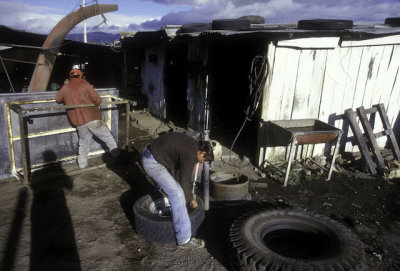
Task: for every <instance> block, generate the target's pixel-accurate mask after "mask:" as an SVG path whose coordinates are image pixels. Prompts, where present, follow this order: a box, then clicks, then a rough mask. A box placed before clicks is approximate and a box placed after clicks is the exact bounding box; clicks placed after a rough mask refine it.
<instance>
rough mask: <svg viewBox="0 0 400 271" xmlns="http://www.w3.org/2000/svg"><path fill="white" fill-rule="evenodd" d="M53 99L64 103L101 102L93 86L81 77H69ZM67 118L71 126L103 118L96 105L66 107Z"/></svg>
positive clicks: (97, 103)
mask: <svg viewBox="0 0 400 271" xmlns="http://www.w3.org/2000/svg"><path fill="white" fill-rule="evenodd" d="M55 100H56V102H57V103H64V104H65V105H77V104H95V105H99V104H100V103H101V98H100V96H99V94H98V93H97V92H96V91H95V90H94V88H93V86H92V85H91V84H89V83H88V81H86V80H85V79H83V78H71V79H70V81H69V83H68V84H65V85H63V87H62V88H61V89H60V90H59V91H58V92H57V94H56V97H55ZM67 115H68V119H69V120H70V122H71V124H72V125H73V126H80V125H82V124H85V123H86V122H89V121H92V120H101V119H102V118H103V116H102V114H101V110H100V109H99V108H98V107H97V106H90V107H81V108H74V109H67Z"/></svg>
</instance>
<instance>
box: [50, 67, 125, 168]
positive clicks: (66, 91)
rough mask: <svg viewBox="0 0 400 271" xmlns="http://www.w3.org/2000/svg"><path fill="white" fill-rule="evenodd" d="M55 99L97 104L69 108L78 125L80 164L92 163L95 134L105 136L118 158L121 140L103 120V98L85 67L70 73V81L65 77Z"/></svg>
mask: <svg viewBox="0 0 400 271" xmlns="http://www.w3.org/2000/svg"><path fill="white" fill-rule="evenodd" d="M55 100H56V102H57V103H64V104H65V105H78V104H95V105H96V106H88V107H79V108H71V109H67V115H68V119H69V121H70V122H71V124H72V125H73V126H74V127H76V130H77V131H78V136H79V149H78V159H77V162H78V166H79V168H85V167H87V165H88V158H87V155H88V153H89V151H90V145H91V142H92V140H93V139H92V136H93V135H95V136H96V137H98V138H99V139H100V140H102V141H103V142H104V143H105V144H106V145H107V147H108V149H109V150H110V152H111V155H112V156H113V157H114V158H115V157H117V156H118V155H119V154H120V150H119V149H118V146H117V142H116V141H115V139H114V137H113V135H112V134H111V132H110V130H109V129H108V128H107V126H106V125H105V124H104V122H103V116H102V113H101V110H100V108H99V105H100V104H101V98H100V96H99V94H98V93H97V92H96V91H95V90H94V88H93V86H92V85H91V84H89V82H88V81H86V79H84V77H83V75H82V71H80V70H77V69H73V70H71V71H70V73H69V82H67V81H65V82H64V85H63V86H62V88H61V89H60V90H59V91H58V92H57V94H56V97H55Z"/></svg>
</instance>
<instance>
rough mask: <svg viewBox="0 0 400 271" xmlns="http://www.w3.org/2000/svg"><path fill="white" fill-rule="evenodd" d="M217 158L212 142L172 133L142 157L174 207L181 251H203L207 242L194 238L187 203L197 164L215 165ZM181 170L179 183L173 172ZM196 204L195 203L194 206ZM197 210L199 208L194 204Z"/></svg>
mask: <svg viewBox="0 0 400 271" xmlns="http://www.w3.org/2000/svg"><path fill="white" fill-rule="evenodd" d="M213 160H214V154H213V149H212V146H211V144H210V143H209V142H206V141H199V142H197V141H196V140H195V139H193V138H192V137H190V136H188V135H186V134H183V133H176V132H171V133H167V134H164V135H161V136H160V137H158V138H156V139H155V140H154V141H153V142H152V143H150V144H149V145H147V147H146V148H145V149H144V151H143V153H142V163H143V168H144V170H145V171H146V173H147V174H148V175H149V176H150V177H151V178H152V179H153V180H154V181H155V182H156V183H157V184H158V185H159V186H160V187H161V189H162V190H163V191H164V192H165V194H166V195H167V198H168V201H169V203H170V205H171V211H172V224H173V226H174V230H175V237H176V240H177V243H178V246H179V247H180V248H190V249H192V248H202V247H204V241H203V240H200V239H197V238H194V237H192V225H191V222H190V218H189V214H188V210H187V208H186V206H187V203H188V202H190V201H193V200H195V199H193V198H192V194H191V193H192V182H191V181H192V175H193V173H194V170H195V168H196V167H195V165H196V164H197V163H201V164H202V163H204V162H206V161H207V162H212V161H213ZM176 169H178V170H179V176H180V178H179V180H177V181H176V180H175V179H174V178H173V177H172V175H171V174H170V171H173V170H176ZM192 203H193V202H192ZM192 206H193V207H195V206H196V204H192Z"/></svg>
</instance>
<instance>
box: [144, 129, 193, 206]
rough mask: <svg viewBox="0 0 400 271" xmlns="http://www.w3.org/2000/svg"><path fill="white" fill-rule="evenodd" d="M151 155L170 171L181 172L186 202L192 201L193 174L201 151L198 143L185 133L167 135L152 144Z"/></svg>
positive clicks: (180, 176)
mask: <svg viewBox="0 0 400 271" xmlns="http://www.w3.org/2000/svg"><path fill="white" fill-rule="evenodd" d="M150 147H151V153H152V154H153V156H154V158H155V159H156V161H157V162H159V163H160V164H162V165H163V166H165V167H166V168H167V169H169V170H175V169H178V170H179V183H180V185H181V186H182V189H183V192H184V193H185V198H186V201H187V202H188V201H190V200H191V199H192V197H191V196H192V182H191V180H192V174H193V168H194V166H195V164H196V163H197V162H198V160H197V151H198V149H199V147H198V143H197V141H196V140H195V139H194V138H192V137H191V136H188V135H186V134H183V133H176V132H172V133H167V134H164V135H161V136H160V137H158V138H156V139H155V140H154V141H153V142H152V143H151V144H150Z"/></svg>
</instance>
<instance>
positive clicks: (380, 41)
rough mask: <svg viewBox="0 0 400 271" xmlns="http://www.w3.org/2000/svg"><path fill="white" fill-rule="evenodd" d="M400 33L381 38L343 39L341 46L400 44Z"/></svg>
mask: <svg viewBox="0 0 400 271" xmlns="http://www.w3.org/2000/svg"><path fill="white" fill-rule="evenodd" d="M399 43H400V35H393V36H386V37H381V38H374V39H367V40H352V41H342V43H341V45H340V46H341V47H353V46H373V45H385V44H399Z"/></svg>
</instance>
